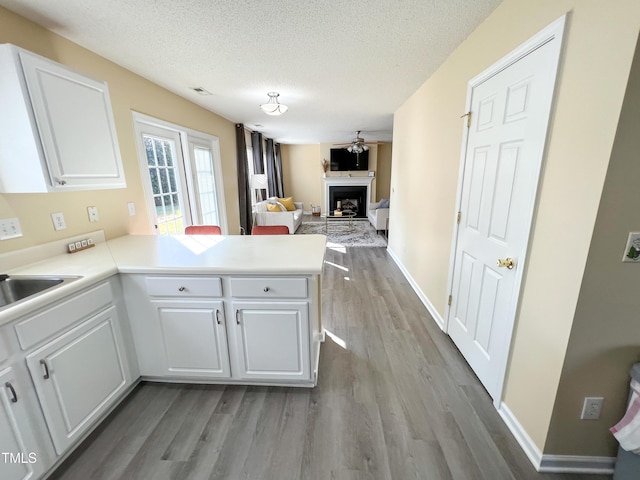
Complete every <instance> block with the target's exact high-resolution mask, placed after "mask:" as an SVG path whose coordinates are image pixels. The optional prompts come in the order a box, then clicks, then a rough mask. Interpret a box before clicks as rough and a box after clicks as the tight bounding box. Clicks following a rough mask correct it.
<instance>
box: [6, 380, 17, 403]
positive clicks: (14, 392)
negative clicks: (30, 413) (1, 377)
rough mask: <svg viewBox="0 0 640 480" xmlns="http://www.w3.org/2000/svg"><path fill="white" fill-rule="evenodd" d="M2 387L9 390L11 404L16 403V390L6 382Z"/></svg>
mask: <svg viewBox="0 0 640 480" xmlns="http://www.w3.org/2000/svg"><path fill="white" fill-rule="evenodd" d="M4 386H5V387H7V388H8V389H9V390H11V403H18V395H17V394H16V389H15V388H13V385H11V383H9V382H7V383H5V384H4Z"/></svg>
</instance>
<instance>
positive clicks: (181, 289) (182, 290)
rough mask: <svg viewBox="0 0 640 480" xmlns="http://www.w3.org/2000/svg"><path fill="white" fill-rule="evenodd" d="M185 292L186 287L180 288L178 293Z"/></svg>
mask: <svg viewBox="0 0 640 480" xmlns="http://www.w3.org/2000/svg"><path fill="white" fill-rule="evenodd" d="M185 290H186V288H185V287H180V288H179V289H178V291H179V292H184V291H185Z"/></svg>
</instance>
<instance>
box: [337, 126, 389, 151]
mask: <svg viewBox="0 0 640 480" xmlns="http://www.w3.org/2000/svg"><path fill="white" fill-rule="evenodd" d="M360 132H361V130H358V131H356V138H354V139H353V140H352V141H351V142H349V143H336V144H335V145H336V146H341V145H345V147H343V148H346V149H347V150H348V151H349V153H362V152H364V151H367V150H369V145H378V142H365V141H364V138H362V137H361V136H360Z"/></svg>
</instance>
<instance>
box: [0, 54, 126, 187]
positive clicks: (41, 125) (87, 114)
mask: <svg viewBox="0 0 640 480" xmlns="http://www.w3.org/2000/svg"><path fill="white" fill-rule="evenodd" d="M0 112H2V114H1V115H0V192H1V193H29V192H61V191H72V190H98V189H106V188H124V187H126V182H125V178H124V172H123V169H122V160H121V158H120V148H119V146H118V140H117V136H116V130H115V124H114V121H113V113H112V110H111V101H110V99H109V90H108V87H107V84H106V83H105V82H101V81H98V80H94V79H92V78H89V77H86V76H85V75H82V74H80V73H78V72H76V71H74V70H71V69H69V68H67V67H65V66H64V65H60V64H58V63H56V62H53V61H51V60H49V59H46V58H44V57H40V56H38V55H35V54H33V53H31V52H28V51H26V50H22V49H20V48H18V47H15V46H13V45H10V44H3V45H0Z"/></svg>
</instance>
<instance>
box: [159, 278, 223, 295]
mask: <svg viewBox="0 0 640 480" xmlns="http://www.w3.org/2000/svg"><path fill="white" fill-rule="evenodd" d="M146 281H147V293H148V294H149V295H151V296H152V297H221V296H222V282H221V280H220V278H217V277H147V278H146Z"/></svg>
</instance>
